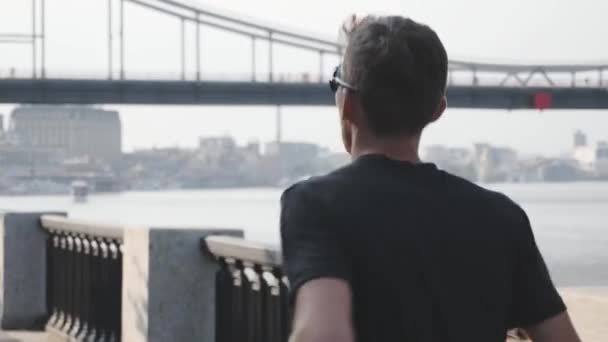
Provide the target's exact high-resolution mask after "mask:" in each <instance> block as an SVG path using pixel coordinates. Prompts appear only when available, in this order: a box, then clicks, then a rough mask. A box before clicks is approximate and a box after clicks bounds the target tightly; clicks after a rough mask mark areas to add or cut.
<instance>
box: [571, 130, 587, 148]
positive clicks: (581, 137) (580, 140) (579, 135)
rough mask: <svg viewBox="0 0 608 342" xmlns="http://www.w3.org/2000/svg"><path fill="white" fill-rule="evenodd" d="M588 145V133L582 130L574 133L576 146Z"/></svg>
mask: <svg viewBox="0 0 608 342" xmlns="http://www.w3.org/2000/svg"><path fill="white" fill-rule="evenodd" d="M585 146H587V135H586V134H585V133H583V132H582V131H576V133H574V148H578V147H585Z"/></svg>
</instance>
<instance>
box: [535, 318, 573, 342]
mask: <svg viewBox="0 0 608 342" xmlns="http://www.w3.org/2000/svg"><path fill="white" fill-rule="evenodd" d="M525 330H526V332H527V333H528V335H530V338H531V339H532V341H534V342H580V341H581V340H580V338H579V337H578V335H577V333H576V330H575V329H574V325H573V324H572V321H571V320H570V316H569V315H568V313H567V312H563V313H561V314H559V315H557V316H555V317H552V318H549V319H548V320H546V321H544V322H542V323H539V324H536V325H534V326H531V327H528V328H526V329H525Z"/></svg>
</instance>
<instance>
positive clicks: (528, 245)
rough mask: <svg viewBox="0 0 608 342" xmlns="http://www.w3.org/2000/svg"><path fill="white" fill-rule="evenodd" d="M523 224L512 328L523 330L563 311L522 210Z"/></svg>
mask: <svg viewBox="0 0 608 342" xmlns="http://www.w3.org/2000/svg"><path fill="white" fill-rule="evenodd" d="M521 214H522V225H521V227H517V228H521V229H517V231H518V232H519V233H520V236H519V239H518V243H519V246H518V254H517V255H516V256H515V258H516V261H515V270H514V278H513V293H512V306H511V313H510V322H509V323H510V327H511V328H526V327H530V326H533V325H535V324H538V323H541V322H543V321H545V320H547V319H549V318H551V317H554V316H556V315H558V314H560V313H562V312H564V311H565V310H566V306H565V304H564V302H563V300H562V298H561V296H560V295H559V293H558V292H557V289H556V288H555V285H554V284H553V281H552V280H551V276H550V275H549V270H548V269H547V266H546V264H545V261H544V260H543V257H542V255H541V253H540V251H539V249H538V246H537V244H536V240H535V238H534V234H533V232H532V228H531V226H530V221H529V219H528V217H527V215H526V214H525V212H523V210H521Z"/></svg>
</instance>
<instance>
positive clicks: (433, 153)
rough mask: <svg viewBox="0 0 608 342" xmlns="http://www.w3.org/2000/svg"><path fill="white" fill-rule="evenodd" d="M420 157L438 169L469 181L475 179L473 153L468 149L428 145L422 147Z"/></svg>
mask: <svg viewBox="0 0 608 342" xmlns="http://www.w3.org/2000/svg"><path fill="white" fill-rule="evenodd" d="M422 157H423V159H424V160H425V161H428V162H431V163H434V164H436V165H437V167H439V168H440V169H443V170H446V171H448V172H450V173H453V174H455V175H457V176H460V177H463V178H466V179H468V180H471V181H476V180H477V172H476V170H475V164H474V162H473V153H472V151H471V150H469V149H466V148H452V147H445V146H441V145H430V146H427V147H425V148H424V150H423V153H422Z"/></svg>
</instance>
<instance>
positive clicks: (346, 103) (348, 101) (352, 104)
mask: <svg viewBox="0 0 608 342" xmlns="http://www.w3.org/2000/svg"><path fill="white" fill-rule="evenodd" d="M340 91H341V92H342V96H341V97H342V113H341V114H340V115H341V116H342V117H341V119H342V120H344V121H348V122H351V123H352V122H354V121H355V120H356V116H357V113H356V111H357V101H358V99H357V97H356V96H355V95H354V94H353V93H352V92H351V91H350V90H347V89H342V90H340Z"/></svg>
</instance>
